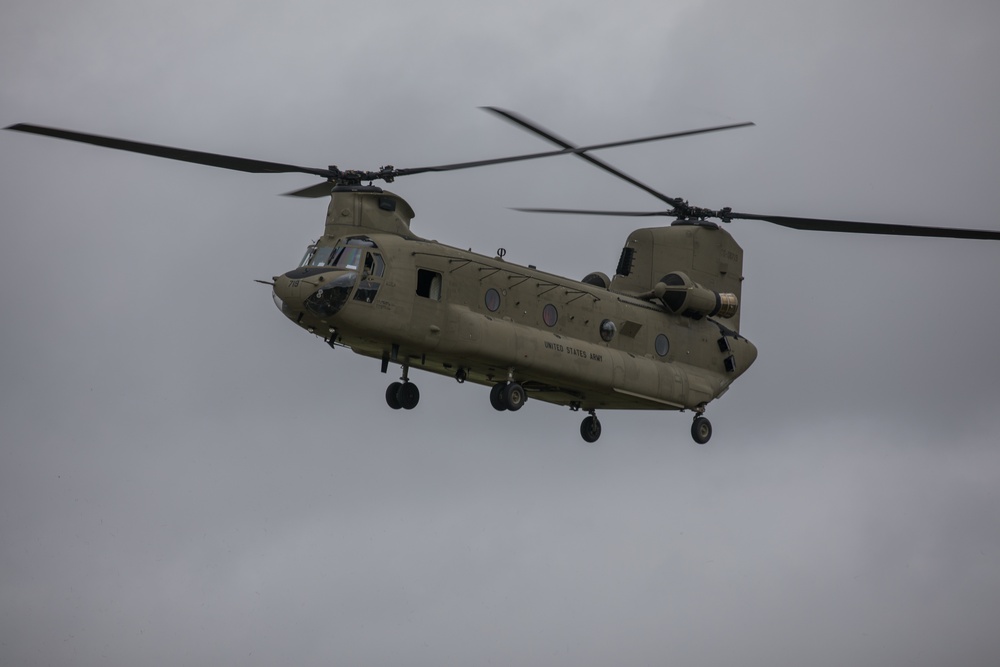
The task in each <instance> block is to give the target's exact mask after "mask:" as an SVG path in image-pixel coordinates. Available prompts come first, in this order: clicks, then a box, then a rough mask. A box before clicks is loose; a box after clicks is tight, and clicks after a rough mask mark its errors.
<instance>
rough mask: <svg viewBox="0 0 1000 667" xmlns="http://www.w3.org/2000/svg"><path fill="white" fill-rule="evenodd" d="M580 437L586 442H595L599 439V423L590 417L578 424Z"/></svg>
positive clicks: (593, 417) (595, 418)
mask: <svg viewBox="0 0 1000 667" xmlns="http://www.w3.org/2000/svg"><path fill="white" fill-rule="evenodd" d="M580 435H581V436H583V439H584V440H586V441H587V442H597V440H598V438H600V437H601V422H600V421H599V420H598V419H597V417H595V416H593V415H591V416H589V417H587V418H586V419H584V420H583V421H582V422H580Z"/></svg>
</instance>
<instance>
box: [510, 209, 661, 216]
mask: <svg viewBox="0 0 1000 667" xmlns="http://www.w3.org/2000/svg"><path fill="white" fill-rule="evenodd" d="M511 210H512V211H522V212H525V213H569V214H571V215H610V216H616V217H623V218H652V217H668V218H675V217H677V214H676V213H674V212H673V211H593V210H590V209H577V208H513V209H511Z"/></svg>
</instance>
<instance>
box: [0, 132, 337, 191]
mask: <svg viewBox="0 0 1000 667" xmlns="http://www.w3.org/2000/svg"><path fill="white" fill-rule="evenodd" d="M7 129H8V130H14V131H16V132H28V133H31V134H41V135H44V136H46V137H55V138H57V139H66V140H68V141H77V142H80V143H84V144H93V145H95V146H102V147H104V148H113V149H116V150H121V151H128V152H130V153H142V154H144V155H152V156H154V157H162V158H167V159H170V160H180V161H181V162H193V163H195V164H203V165H207V166H209V167H220V168H222V169H233V170H236V171H245V172H249V173H255V174H278V173H303V174H314V175H316V176H325V177H328V178H332V177H335V176H336V175H337V174H336V173H335V172H332V171H330V170H329V169H318V168H315V167H300V166H297V165H293V164H282V163H280V162H267V161H265V160H252V159H249V158H242V157H234V156H232V155H221V154H219V153H206V152H204V151H192V150H188V149H185V148H174V147H172V146H160V145H158V144H146V143H142V142H139V141H129V140H127V139H116V138H114V137H103V136H99V135H96V134H86V133H84V132H72V131H70V130H60V129H57V128H54V127H42V126H40V125H29V124H27V123H18V124H17V125H11V126H10V127H8V128H7Z"/></svg>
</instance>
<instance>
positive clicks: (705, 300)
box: [653, 271, 740, 320]
mask: <svg viewBox="0 0 1000 667" xmlns="http://www.w3.org/2000/svg"><path fill="white" fill-rule="evenodd" d="M653 294H655V295H656V298H657V299H659V300H660V301H661V302H663V306H664V307H665V308H666V309H667V310H668V311H670V312H671V313H673V314H674V315H683V316H684V317H690V318H692V319H696V320H700V319H701V318H702V317H705V316H706V315H707V316H709V317H715V316H719V317H732V316H733V315H735V314H736V311H737V310H738V309H739V307H740V303H739V299H737V298H736V295H735V294H732V293H729V292H723V293H721V294H720V293H719V292H716V291H714V290H710V289H708V288H705V287H702V286H701V285H699V284H698V283H696V282H694V281H693V280H691V279H690V278H689V277H688V276H687V274H685V273H681V272H680V271H674V272H672V273H668V274H667V275H665V276H663V278H662V279H661V280H660V282H658V283H656V286H655V287H654V288H653Z"/></svg>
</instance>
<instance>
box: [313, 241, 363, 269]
mask: <svg viewBox="0 0 1000 667" xmlns="http://www.w3.org/2000/svg"><path fill="white" fill-rule="evenodd" d="M377 247H378V246H377V245H375V243H374V242H373V241H372V240H371V239H368V238H366V237H356V238H349V239H347V240H346V242H344V241H341V242H339V243H337V245H336V246H328V245H327V246H315V245H311V246H309V248H308V249H307V250H306V254H305V256H304V257H303V258H302V262H301V263H300V264H299V266H331V267H335V268H338V269H347V270H350V271H356V270H357V269H358V267H359V266H360V265H361V262H362V261H363V260H364V258H365V249H366V248H377Z"/></svg>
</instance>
